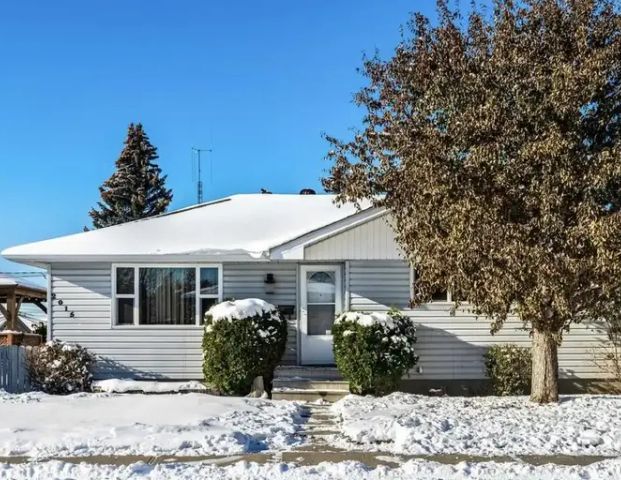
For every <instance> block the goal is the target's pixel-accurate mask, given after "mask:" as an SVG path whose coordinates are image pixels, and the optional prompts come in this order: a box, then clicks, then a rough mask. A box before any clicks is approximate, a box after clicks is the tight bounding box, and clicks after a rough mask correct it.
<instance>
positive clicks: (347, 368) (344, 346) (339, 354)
mask: <svg viewBox="0 0 621 480" xmlns="http://www.w3.org/2000/svg"><path fill="white" fill-rule="evenodd" d="M332 335H333V336H334V358H335V360H336V366H337V367H338V369H339V371H340V372H341V373H342V374H343V376H344V377H345V378H346V379H347V380H349V390H350V392H351V393H357V394H360V395H365V394H373V395H385V394H387V393H390V392H393V391H395V390H396V389H397V388H398V387H399V382H400V381H401V377H403V375H404V374H405V373H407V371H408V370H409V369H411V368H412V367H414V365H416V362H417V361H418V356H417V355H416V354H415V352H414V344H415V343H416V327H415V325H414V323H413V322H412V320H411V319H409V318H408V317H406V316H404V315H403V314H402V313H401V312H399V311H398V310H391V311H389V312H388V313H364V312H347V313H343V314H342V315H339V316H338V317H337V318H336V320H335V322H334V326H333V327H332Z"/></svg>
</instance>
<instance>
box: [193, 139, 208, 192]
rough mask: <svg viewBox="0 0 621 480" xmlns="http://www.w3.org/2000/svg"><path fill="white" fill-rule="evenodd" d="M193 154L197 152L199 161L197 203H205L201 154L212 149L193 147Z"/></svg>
mask: <svg viewBox="0 0 621 480" xmlns="http://www.w3.org/2000/svg"><path fill="white" fill-rule="evenodd" d="M192 152H196V158H197V160H198V163H197V164H198V181H197V182H196V200H197V203H203V179H202V178H201V153H202V152H211V149H210V148H197V147H192Z"/></svg>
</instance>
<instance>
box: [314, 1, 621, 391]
mask: <svg viewBox="0 0 621 480" xmlns="http://www.w3.org/2000/svg"><path fill="white" fill-rule="evenodd" d="M446 4H447V1H446V0H441V1H440V2H439V3H438V5H439V11H440V15H439V24H438V25H437V26H432V25H431V24H430V22H429V20H428V19H426V18H425V17H423V16H422V15H415V16H414V18H413V19H412V22H411V24H410V25H411V31H410V35H408V36H407V37H406V38H404V39H403V42H402V43H401V44H400V45H399V46H398V47H397V49H396V51H395V54H394V56H393V57H392V58H391V59H389V60H387V61H382V60H381V59H378V58H375V59H370V60H368V61H367V62H366V64H365V72H366V74H367V76H368V78H369V85H368V86H367V87H366V88H364V89H363V90H362V91H361V92H360V93H359V94H358V96H357V97H356V98H357V101H358V103H359V105H361V106H362V107H363V108H364V109H365V116H364V121H363V127H362V130H360V131H359V132H358V133H357V134H356V135H355V137H354V138H353V140H351V141H344V142H343V141H339V140H338V139H335V138H329V140H330V141H331V142H332V144H333V149H332V150H331V151H330V153H329V155H328V157H329V158H330V159H332V161H333V167H332V170H331V171H330V174H329V176H328V178H326V179H325V180H324V186H325V187H326V188H327V189H328V190H330V191H333V192H337V193H339V195H340V199H341V200H354V201H359V200H361V199H363V198H369V199H371V200H372V201H373V202H374V203H375V204H376V205H378V206H383V207H385V208H387V209H388V210H389V211H390V213H391V214H392V218H393V221H394V222H393V223H394V226H395V230H396V235H397V239H398V241H399V243H400V244H401V246H402V247H403V250H404V252H405V253H406V254H407V257H408V259H409V260H410V262H411V263H412V264H413V265H414V266H415V268H416V271H417V274H418V281H417V282H415V285H414V301H415V302H416V303H421V302H425V301H428V300H429V299H430V298H431V295H432V293H433V292H434V290H435V289H438V288H447V287H448V288H450V289H451V290H452V291H453V293H454V296H455V298H460V299H464V300H466V301H468V302H469V304H470V307H471V308H472V309H473V310H474V311H475V312H476V313H477V314H480V315H482V316H486V317H488V318H490V319H491V320H492V323H491V328H492V332H496V331H497V330H498V329H500V328H501V327H502V325H503V323H504V322H505V320H506V319H507V317H508V316H510V315H517V316H518V317H519V318H521V319H522V321H523V322H524V324H525V326H526V328H528V329H529V330H530V332H531V333H532V341H533V348H532V390H531V399H532V400H533V401H535V402H539V403H547V402H554V401H557V399H558V355H557V348H558V346H559V345H560V343H561V341H562V336H563V333H564V332H566V331H568V330H569V329H570V328H571V326H572V325H573V324H574V323H577V322H580V321H581V320H583V319H598V320H599V319H610V318H615V317H616V316H618V315H620V313H619V312H621V282H620V281H619V277H620V275H621V161H620V159H621V15H620V14H619V12H618V9H617V6H618V5H617V4H616V2H614V1H612V0H529V1H526V2H519V1H510V0H494V12H493V14H492V15H491V16H488V15H483V14H481V13H479V12H477V11H474V12H473V13H472V14H471V15H470V16H469V18H468V19H467V20H466V21H462V19H461V17H460V16H459V15H458V14H456V13H455V12H452V11H449V9H448V7H447V5H446Z"/></svg>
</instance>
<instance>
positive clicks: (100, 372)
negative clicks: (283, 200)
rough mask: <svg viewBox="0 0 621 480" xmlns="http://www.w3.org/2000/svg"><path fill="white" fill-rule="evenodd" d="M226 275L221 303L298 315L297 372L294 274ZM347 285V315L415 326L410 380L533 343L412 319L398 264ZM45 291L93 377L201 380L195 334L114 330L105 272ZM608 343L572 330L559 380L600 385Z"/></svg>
mask: <svg viewBox="0 0 621 480" xmlns="http://www.w3.org/2000/svg"><path fill="white" fill-rule="evenodd" d="M222 268H223V281H222V284H223V285H222V288H223V291H222V295H223V298H224V299H227V298H247V297H258V298H263V299H265V300H267V301H268V302H270V303H273V304H276V305H280V306H283V305H293V306H294V308H295V314H294V315H293V317H292V319H290V320H289V340H288V343H287V351H286V353H285V356H284V358H283V363H288V364H294V363H296V361H297V336H296V331H297V327H296V326H297V315H298V311H297V309H298V302H297V294H296V292H297V289H298V280H297V271H298V265H297V264H296V263H288V262H281V263H279V262H272V263H225V264H223V267H222ZM267 273H272V274H273V275H274V279H275V281H276V283H275V284H274V290H273V293H272V294H267V293H266V292H265V283H264V282H265V276H266V274H267ZM345 278H346V279H347V280H348V282H347V285H345V286H344V291H345V292H346V295H347V298H346V299H345V300H346V302H347V304H349V306H350V308H351V309H352V310H359V311H362V310H376V311H382V310H387V309H388V308H390V307H391V306H394V307H397V308H399V309H402V310H403V311H404V312H405V313H406V314H408V315H409V316H411V317H412V318H413V319H414V320H415V321H416V323H417V324H418V325H419V327H418V345H417V350H418V353H419V355H420V362H419V366H420V367H421V368H422V373H417V372H416V371H415V370H413V371H412V372H411V373H410V377H409V378H412V379H438V380H441V379H482V378H484V368H483V360H482V357H481V355H482V354H483V352H484V351H485V349H486V348H487V347H488V346H490V345H492V344H495V343H502V342H511V343H517V344H521V345H524V346H527V345H529V344H530V341H529V338H528V335H527V333H526V332H524V331H523V330H522V329H521V327H522V325H521V323H520V322H519V321H518V320H516V319H512V320H510V321H508V322H507V323H506V325H505V327H504V328H503V329H502V330H501V331H500V332H499V333H498V334H496V335H495V336H491V335H490V333H489V327H490V326H489V322H488V321H486V320H485V319H477V318H476V317H475V316H474V315H472V314H471V313H469V312H467V311H465V310H463V309H462V310H460V311H457V312H455V314H454V315H453V314H452V313H451V307H450V306H449V305H446V304H428V305H423V306H421V307H417V308H416V309H413V310H411V309H410V308H409V299H410V274H409V268H408V266H407V265H406V264H405V263H404V262H402V261H388V260H382V261H359V260H352V261H349V262H348V263H347V274H346V275H345ZM50 282H51V293H52V294H53V295H55V296H56V298H55V299H54V300H53V302H52V304H53V305H52V308H51V311H50V316H51V320H52V329H51V335H53V338H55V339H60V340H66V341H70V342H75V343H79V344H81V345H83V346H85V347H86V348H88V349H89V350H90V351H92V352H93V353H95V354H96V355H98V356H99V357H100V361H99V362H98V364H97V371H96V375H97V377H98V378H102V377H110V376H133V377H153V378H165V379H175V378H177V379H190V378H196V379H200V378H202V353H201V341H202V328H201V327H198V326H179V327H177V326H167V327H166V328H162V327H157V326H147V325H145V326H141V327H140V328H125V329H124V328H113V327H112V325H111V293H112V292H111V286H112V282H111V265H110V264H102V263H88V264H86V263H85V264H78V263H75V264H55V265H52V267H51V279H50ZM60 300H62V302H63V304H62V305H60V304H59V301H60ZM65 307H66V309H65ZM71 312H73V317H71ZM606 344H607V340H606V336H605V332H604V330H603V328H601V326H597V325H594V324H592V323H590V324H585V325H575V326H573V327H572V331H571V333H569V334H567V335H565V338H564V341H563V346H562V347H561V349H560V352H559V359H560V367H561V376H562V377H565V378H571V377H576V378H604V377H606V376H607V375H606V374H605V372H602V370H601V369H600V368H599V367H598V366H597V365H596V356H597V355H598V354H601V351H602V346H604V345H606ZM598 352H599V353H598Z"/></svg>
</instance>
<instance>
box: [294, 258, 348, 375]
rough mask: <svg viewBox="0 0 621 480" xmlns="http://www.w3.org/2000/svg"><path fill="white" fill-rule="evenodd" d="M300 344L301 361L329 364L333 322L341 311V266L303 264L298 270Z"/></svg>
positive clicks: (331, 360)
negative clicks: (299, 275) (299, 278)
mask: <svg viewBox="0 0 621 480" xmlns="http://www.w3.org/2000/svg"><path fill="white" fill-rule="evenodd" d="M300 274H301V282H300V289H301V292H300V303H301V305H300V335H301V341H300V348H301V361H302V364H303V365H329V364H333V363H334V355H333V354H332V325H333V324H334V318H335V316H336V315H337V314H338V313H341V309H342V304H341V267H340V266H339V265H303V266H302V267H301V270H300Z"/></svg>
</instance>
